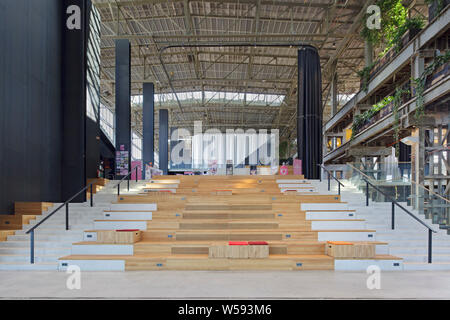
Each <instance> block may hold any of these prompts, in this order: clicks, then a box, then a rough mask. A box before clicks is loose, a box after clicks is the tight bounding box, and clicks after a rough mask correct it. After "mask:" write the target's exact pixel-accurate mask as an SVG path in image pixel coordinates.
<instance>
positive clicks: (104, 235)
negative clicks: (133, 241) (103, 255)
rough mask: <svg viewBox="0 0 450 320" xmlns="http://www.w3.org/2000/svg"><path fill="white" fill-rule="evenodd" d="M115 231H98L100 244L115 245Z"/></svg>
mask: <svg viewBox="0 0 450 320" xmlns="http://www.w3.org/2000/svg"><path fill="white" fill-rule="evenodd" d="M115 233H116V231H115V230H98V231H97V242H99V243H114V242H115V239H116V237H115Z"/></svg>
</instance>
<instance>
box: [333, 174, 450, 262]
mask: <svg viewBox="0 0 450 320" xmlns="http://www.w3.org/2000/svg"><path fill="white" fill-rule="evenodd" d="M342 182H343V183H344V185H345V188H343V189H342V190H343V191H342V200H343V201H345V202H347V203H348V204H349V206H351V207H352V208H354V209H355V210H356V212H357V214H358V217H359V218H361V219H364V220H366V225H367V227H368V228H371V229H376V230H377V240H379V241H385V242H389V252H390V253H391V254H393V255H395V256H399V257H402V258H403V267H404V270H450V235H448V234H447V231H446V230H442V229H439V225H437V224H433V223H432V220H431V219H426V217H425V216H424V215H421V214H419V212H418V211H417V210H415V209H414V208H413V207H411V206H409V205H408V204H407V203H406V202H400V204H401V205H402V206H403V207H405V208H406V209H407V210H408V211H409V212H411V213H412V214H414V215H415V216H416V217H417V218H418V219H420V220H421V221H424V222H425V223H426V224H428V225H430V226H432V227H433V229H434V230H435V231H436V233H433V235H432V259H433V262H432V263H431V264H430V263H428V261H427V260H428V233H427V229H426V228H424V226H423V225H421V224H420V223H418V222H417V221H415V220H414V219H412V218H411V217H410V216H408V215H407V214H406V213H404V212H402V210H400V209H398V208H396V209H395V212H396V213H395V220H394V221H395V222H394V224H395V229H394V230H393V229H392V226H391V219H392V205H391V202H375V201H372V200H370V205H369V206H366V196H365V194H364V193H363V190H364V189H363V190H360V189H359V188H358V187H357V185H355V184H354V182H353V183H352V181H350V180H342ZM331 191H332V192H334V191H337V187H336V185H335V184H332V187H331Z"/></svg>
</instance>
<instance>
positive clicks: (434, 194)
mask: <svg viewBox="0 0 450 320" xmlns="http://www.w3.org/2000/svg"><path fill="white" fill-rule="evenodd" d="M381 163H383V162H381ZM398 163H399V164H400V163H411V162H398ZM347 165H348V166H350V167H352V169H355V170H357V171H358V172H359V173H360V174H361V175H363V176H364V177H366V178H368V179H370V177H369V176H368V175H366V174H365V173H364V172H362V171H361V170H359V169H358V168H356V167H355V166H353V165H352V164H351V163H347ZM409 181H410V182H411V183H413V184H415V185H416V186H418V187H419V188H421V189H423V191H426V192H428V193H430V194H432V195H433V196H436V197H438V198H439V199H441V200H444V201H445V202H448V203H450V200H449V199H446V198H444V197H443V196H441V195H440V194H439V193H436V192H434V191H433V190H431V189H427V188H425V187H424V186H423V185H421V184H420V183H417V182H415V181H414V180H413V179H410V180H409Z"/></svg>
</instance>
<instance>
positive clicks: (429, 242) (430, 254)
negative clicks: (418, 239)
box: [428, 229, 433, 263]
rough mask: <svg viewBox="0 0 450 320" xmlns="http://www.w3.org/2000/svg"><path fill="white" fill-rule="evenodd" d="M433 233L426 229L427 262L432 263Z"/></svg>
mask: <svg viewBox="0 0 450 320" xmlns="http://www.w3.org/2000/svg"><path fill="white" fill-rule="evenodd" d="M432 248H433V233H432V232H431V229H428V263H432V254H433V253H432V252H433V251H432V250H433V249H432Z"/></svg>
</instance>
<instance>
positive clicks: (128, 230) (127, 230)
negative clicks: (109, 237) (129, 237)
mask: <svg viewBox="0 0 450 320" xmlns="http://www.w3.org/2000/svg"><path fill="white" fill-rule="evenodd" d="M135 231H139V229H123V230H116V232H135Z"/></svg>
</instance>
